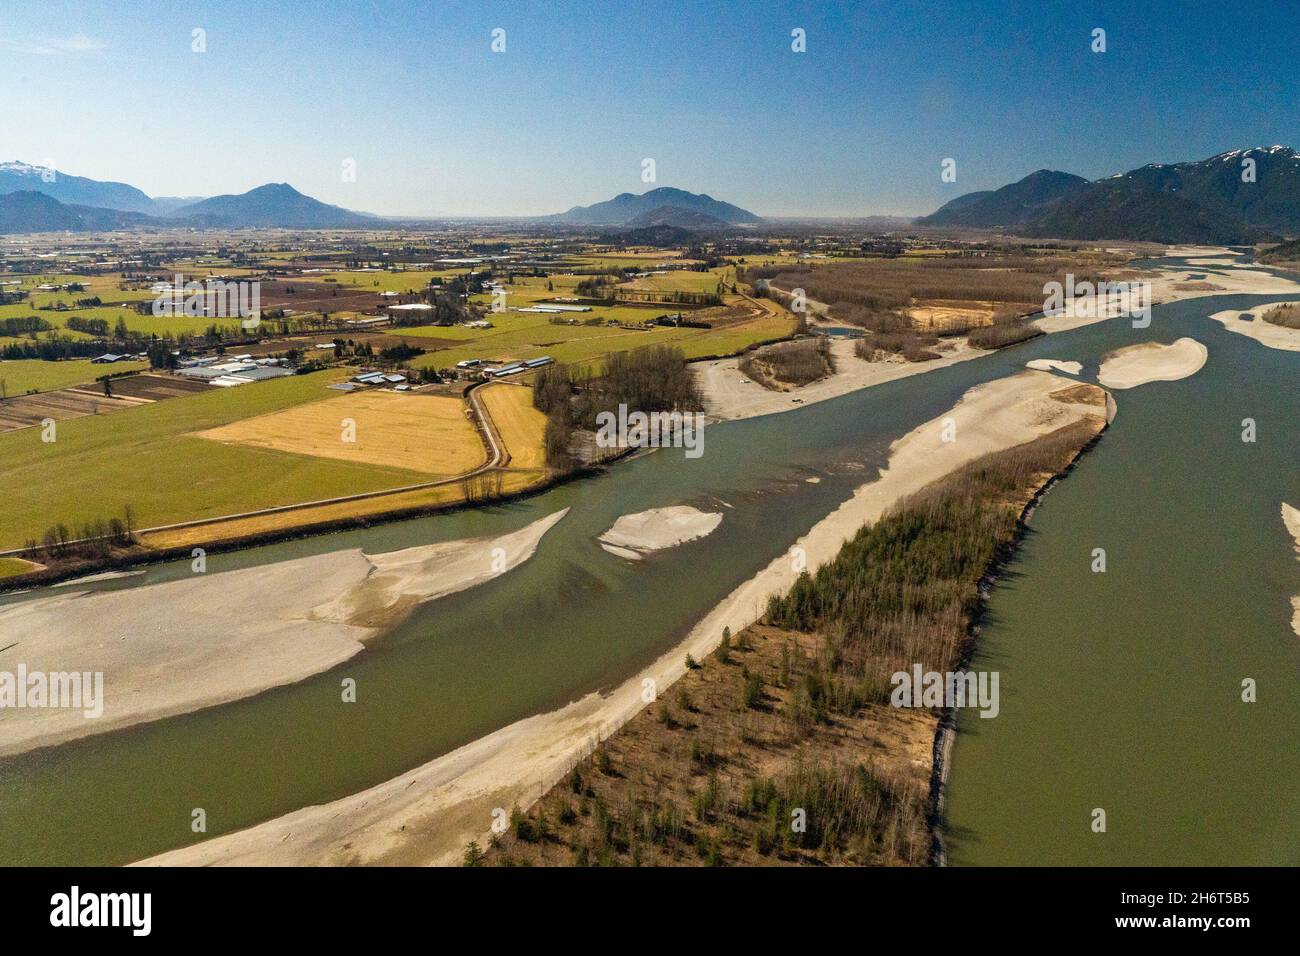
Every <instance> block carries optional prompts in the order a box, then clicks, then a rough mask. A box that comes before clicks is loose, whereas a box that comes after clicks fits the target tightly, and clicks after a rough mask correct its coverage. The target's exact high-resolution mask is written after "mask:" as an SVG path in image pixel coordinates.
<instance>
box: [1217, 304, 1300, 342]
mask: <svg viewBox="0 0 1300 956" xmlns="http://www.w3.org/2000/svg"><path fill="white" fill-rule="evenodd" d="M1279 305H1295V303H1294V302H1270V303H1268V304H1267V305H1257V306H1255V307H1254V308H1251V309H1225V310H1224V311H1222V312H1215V313H1214V314H1213V315H1212V316H1210V318H1212V319H1213V320H1214V321H1215V322H1221V323H1222V324H1223V327H1224V328H1225V329H1227V330H1228V331H1229V332H1236V333H1237V334H1238V335H1246V336H1249V337H1250V338H1252V339H1254V340H1255V341H1256V342H1258V343H1259V344H1260V345H1267V346H1268V347H1269V348H1271V349H1282V350H1283V351H1285V352H1300V329H1289V328H1287V327H1286V326H1285V325H1274V324H1273V323H1272V322H1266V321H1265V320H1264V313H1266V312H1269V311H1271V310H1273V309H1276V308H1277V307H1278V306H1279Z"/></svg>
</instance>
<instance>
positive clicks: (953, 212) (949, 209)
mask: <svg viewBox="0 0 1300 956" xmlns="http://www.w3.org/2000/svg"><path fill="white" fill-rule="evenodd" d="M1087 185H1088V180H1086V179H1084V178H1083V177H1082V176H1075V175H1074V174H1073V173H1062V172H1057V171H1056V170H1051V169H1040V170H1038V171H1037V172H1034V173H1030V174H1029V175H1028V176H1026V177H1025V178H1024V179H1022V180H1020V181H1019V182H1014V183H1012V184H1011V185H1009V186H1003V187H1002V188H1001V189H995V190H992V191H983V192H975V193H967V194H966V195H964V196H958V197H957V198H956V199H954V200H952V201H951V202H949V203H947V204H946V205H944V206H941V207H940V208H939V209H938V210H937V211H936V212H934V213H933V214H931V215H929V216H926V217H924V218H922V219H919V220H917V221H918V222H919V223H920V224H921V225H927V226H968V227H974V228H991V227H992V228H996V227H1000V226H1009V225H1013V224H1017V223H1025V222H1030V221H1032V220H1033V219H1034V217H1035V216H1037V215H1039V214H1040V213H1042V212H1043V210H1044V209H1045V208H1046V207H1047V206H1048V205H1050V204H1051V203H1054V202H1056V201H1057V200H1058V199H1061V198H1063V197H1065V196H1069V195H1071V194H1072V193H1076V192H1078V191H1079V190H1081V189H1083V188H1085V187H1086V186H1087Z"/></svg>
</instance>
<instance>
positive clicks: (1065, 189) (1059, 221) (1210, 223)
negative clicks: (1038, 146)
mask: <svg viewBox="0 0 1300 956" xmlns="http://www.w3.org/2000/svg"><path fill="white" fill-rule="evenodd" d="M1247 161H1249V162H1247ZM1252 164H1253V172H1254V177H1253V181H1244V180H1243V179H1242V175H1243V172H1244V171H1245V170H1246V169H1247V168H1248V167H1250V166H1251V165H1252ZM1054 192H1055V193H1056V195H1053V193H1054ZM918 224H920V225H951V226H969V227H979V228H992V229H1004V230H1008V231H1015V232H1019V233H1021V234H1023V235H1028V236H1044V237H1052V238H1059V239H1130V240H1147V241H1154V242H1170V243H1176V242H1201V243H1206V242H1208V243H1246V242H1258V241H1260V240H1266V239H1269V238H1272V237H1276V236H1278V235H1296V234H1300V153H1297V152H1296V151H1295V150H1294V149H1291V148H1290V147H1287V146H1268V147H1264V146H1257V147H1255V148H1253V149H1234V150H1232V151H1230V152H1226V153H1220V154H1218V155H1217V156H1211V157H1210V158H1209V159H1203V160H1198V161H1196V162H1187V163H1174V164H1165V163H1153V164H1150V165H1147V166H1143V167H1141V168H1139V169H1134V170H1130V171H1129V172H1126V173H1120V174H1118V175H1115V176H1111V177H1109V178H1108V179H1099V180H1096V181H1095V182H1088V181H1087V180H1083V179H1081V178H1080V177H1077V176H1071V175H1070V174H1068V173H1054V172H1050V171H1047V170H1039V171H1038V172H1036V173H1032V174H1030V175H1029V176H1027V177H1025V178H1024V179H1022V180H1020V181H1019V182H1017V183H1012V184H1011V185H1009V186H1004V187H1002V188H1001V189H998V190H994V191H992V192H982V193H969V194H967V195H965V196H960V197H958V198H957V199H954V200H953V201H952V202H950V203H947V204H946V205H944V206H943V207H941V208H940V209H938V210H936V211H935V212H934V213H932V214H931V215H929V216H925V217H923V218H921V219H919V220H918Z"/></svg>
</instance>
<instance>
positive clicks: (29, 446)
mask: <svg viewBox="0 0 1300 956" xmlns="http://www.w3.org/2000/svg"><path fill="white" fill-rule="evenodd" d="M341 377H342V374H341V373H321V374H317V375H303V376H296V377H292V378H285V379H279V380H276V381H272V382H263V383H259V384H258V385H256V386H253V387H245V388H237V389H230V390H216V389H214V390H211V391H209V392H206V393H201V394H197V395H193V396H190V397H186V398H178V399H175V400H172V401H166V402H157V403H153V404H147V405H138V406H136V407H133V408H127V409H123V410H121V411H118V412H115V413H114V414H112V415H101V416H93V417H85V418H77V419H72V420H70V421H66V422H61V423H60V424H59V426H58V437H57V441H55V442H53V443H44V442H42V441H41V440H40V437H41V436H40V435H39V434H38V430H36V429H24V430H21V431H14V432H8V433H5V434H0V460H2V461H4V462H5V467H4V477H5V484H6V487H7V488H10V489H14V490H15V491H16V494H17V496H18V501H19V502H20V503H21V505H22V506H21V507H18V508H7V509H5V510H4V511H3V512H0V549H5V548H16V547H21V546H23V544H24V543H25V542H26V541H27V540H29V539H40V538H41V536H42V535H43V533H44V532H45V530H46V529H47V527H48V526H49V525H50V524H52V523H54V522H55V521H59V522H61V523H63V524H66V525H68V526H70V527H73V526H76V525H77V524H79V523H82V522H89V521H93V520H96V519H99V518H106V517H109V516H114V515H120V514H122V512H123V509H124V507H125V506H127V505H130V506H131V507H132V508H133V509H134V512H135V516H136V525H137V526H139V527H149V526H153V525H160V524H168V523H172V522H179V521H187V520H192V519H197V518H205V517H213V516H217V515H225V514H232V513H236V512H242V511H248V510H253V509H258V508H268V507H274V506H278V505H286V504H292V503H294V502H298V501H308V500H315V499H320V498H329V497H336V496H343V495H349V494H356V493H358V492H366V491H377V490H381V489H384V488H392V487H399V486H402V485H410V484H415V483H418V482H420V481H424V480H427V475H425V474H424V473H421V472H416V471H411V470H408V469H404V468H397V467H392V466H386V465H377V464H368V463H359V462H350V461H338V460H334V459H328V458H322V457H319V456H308V455H301V454H294V453H291V452H284V451H278V450H275V449H271V448H258V447H253V446H248V445H238V444H223V443H221V442H216V441H208V440H205V439H202V438H198V437H195V436H194V434H193V433H195V432H198V431H202V430H205V429H210V428H217V427H219V426H222V425H227V424H230V423H231V422H235V421H239V420H241V419H245V418H249V417H254V416H257V415H263V414H269V413H271V412H274V411H280V410H283V409H286V408H292V407H294V406H297V405H302V404H305V403H308V402H312V401H321V400H325V399H327V398H328V397H329V396H330V395H331V393H330V392H328V391H327V390H326V389H325V388H324V386H325V385H326V384H327V383H328V382H329V381H331V380H337V379H339V378H341Z"/></svg>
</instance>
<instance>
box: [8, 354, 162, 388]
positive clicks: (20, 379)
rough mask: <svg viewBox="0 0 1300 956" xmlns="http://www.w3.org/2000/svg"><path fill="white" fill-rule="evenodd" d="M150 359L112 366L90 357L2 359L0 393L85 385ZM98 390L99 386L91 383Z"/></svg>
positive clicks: (138, 366) (144, 364) (145, 364)
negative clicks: (61, 360)
mask: <svg viewBox="0 0 1300 956" xmlns="http://www.w3.org/2000/svg"><path fill="white" fill-rule="evenodd" d="M148 366H149V363H148V362H115V363H114V364H112V365H92V364H91V362H90V359H69V360H67V361H64V362H42V361H40V360H39V359H18V360H16V361H8V362H0V382H3V383H4V388H3V389H0V395H3V396H11V395H24V394H26V393H27V392H48V391H51V390H53V389H56V388H66V387H68V386H69V385H85V384H87V383H90V382H94V381H95V379H97V378H98V377H99V376H101V375H108V374H110V373H115V372H132V371H139V370H140V369H144V368H148ZM92 387H93V388H95V389H98V388H99V386H98V385H93V386H92Z"/></svg>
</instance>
